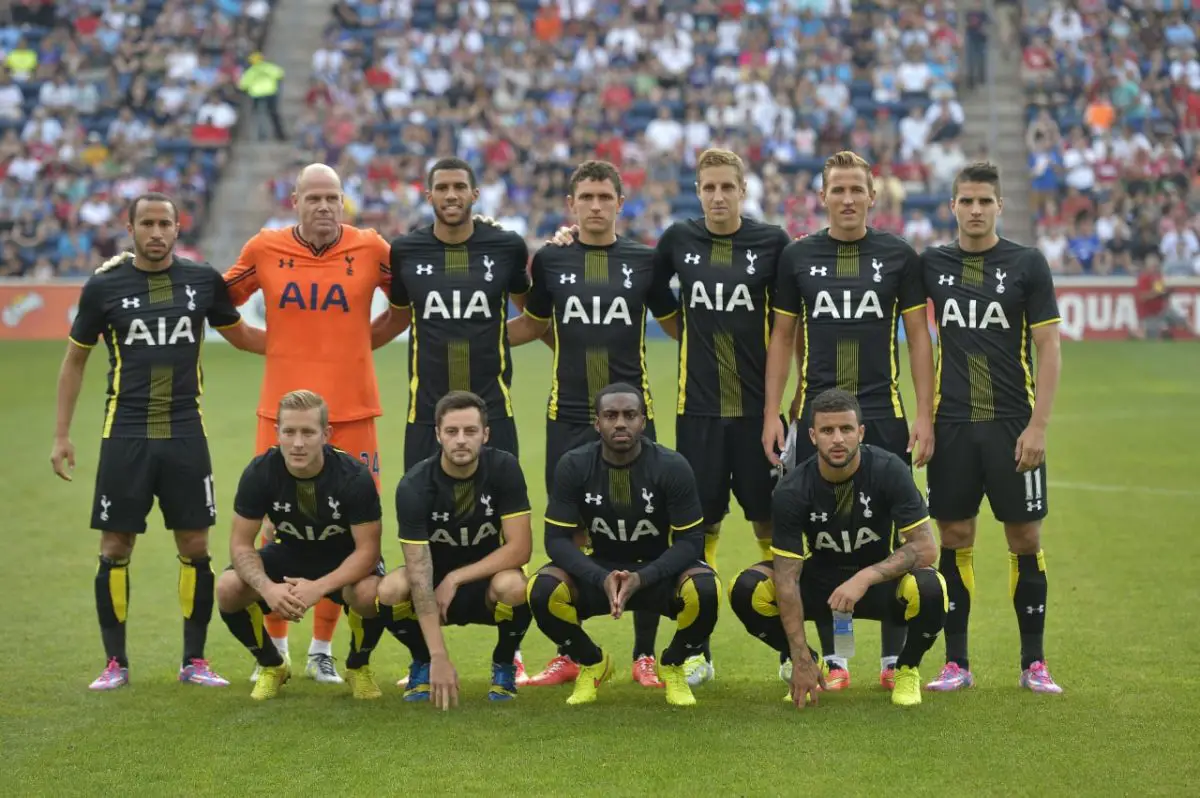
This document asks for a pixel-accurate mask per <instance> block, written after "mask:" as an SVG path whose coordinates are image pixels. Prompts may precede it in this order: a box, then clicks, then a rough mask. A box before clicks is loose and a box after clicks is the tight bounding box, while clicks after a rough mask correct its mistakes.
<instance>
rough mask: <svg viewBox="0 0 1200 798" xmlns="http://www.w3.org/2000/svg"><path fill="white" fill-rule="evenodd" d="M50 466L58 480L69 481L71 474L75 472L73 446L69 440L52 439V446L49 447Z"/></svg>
mask: <svg viewBox="0 0 1200 798" xmlns="http://www.w3.org/2000/svg"><path fill="white" fill-rule="evenodd" d="M64 460H65V461H66V464H65V465H64V464H63V461H64ZM50 465H51V466H53V468H54V473H55V474H57V475H58V478H59V479H64V480H66V481H67V482H70V481H71V479H72V477H71V472H72V471H74V470H75V444H73V443H71V439H70V438H55V439H54V445H53V446H52V447H50Z"/></svg>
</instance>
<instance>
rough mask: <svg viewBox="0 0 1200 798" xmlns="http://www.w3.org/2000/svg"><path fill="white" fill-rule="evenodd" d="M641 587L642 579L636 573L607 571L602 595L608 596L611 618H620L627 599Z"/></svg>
mask: <svg viewBox="0 0 1200 798" xmlns="http://www.w3.org/2000/svg"><path fill="white" fill-rule="evenodd" d="M641 586H642V577H640V576H639V575H638V573H637V572H636V571H609V573H608V576H607V577H605V579H604V593H605V595H607V596H608V606H609V611H610V612H611V613H612V617H614V618H620V617H621V613H622V612H624V611H625V603H626V602H627V601H629V597H630V596H632V595H633V594H634V593H636V592H637V590H638V588H640V587H641Z"/></svg>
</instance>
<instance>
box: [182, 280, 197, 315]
mask: <svg viewBox="0 0 1200 798" xmlns="http://www.w3.org/2000/svg"><path fill="white" fill-rule="evenodd" d="M183 293H185V294H187V298H188V303H187V309H188V310H195V309H196V289H195V288H192V287H191V286H190V285H185V286H184V287H183Z"/></svg>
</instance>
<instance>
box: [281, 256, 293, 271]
mask: <svg viewBox="0 0 1200 798" xmlns="http://www.w3.org/2000/svg"><path fill="white" fill-rule="evenodd" d="M284 266H287V267H288V268H289V269H294V268H296V261H295V260H293V259H292V258H288V259H287V260H284V259H283V258H280V259H279V268H281V269H282V268H283V267H284Z"/></svg>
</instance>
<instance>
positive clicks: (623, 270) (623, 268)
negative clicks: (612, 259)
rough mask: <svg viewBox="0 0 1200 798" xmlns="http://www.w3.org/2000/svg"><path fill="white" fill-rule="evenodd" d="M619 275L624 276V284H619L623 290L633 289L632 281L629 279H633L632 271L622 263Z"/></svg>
mask: <svg viewBox="0 0 1200 798" xmlns="http://www.w3.org/2000/svg"><path fill="white" fill-rule="evenodd" d="M621 274H623V275H625V282H623V283H621V285H622V286H624V287H625V288H633V281H632V280H630V279H629V278H630V277H633V269H631V268H629V266H628V265H627V264H624V263H622V264H621Z"/></svg>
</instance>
